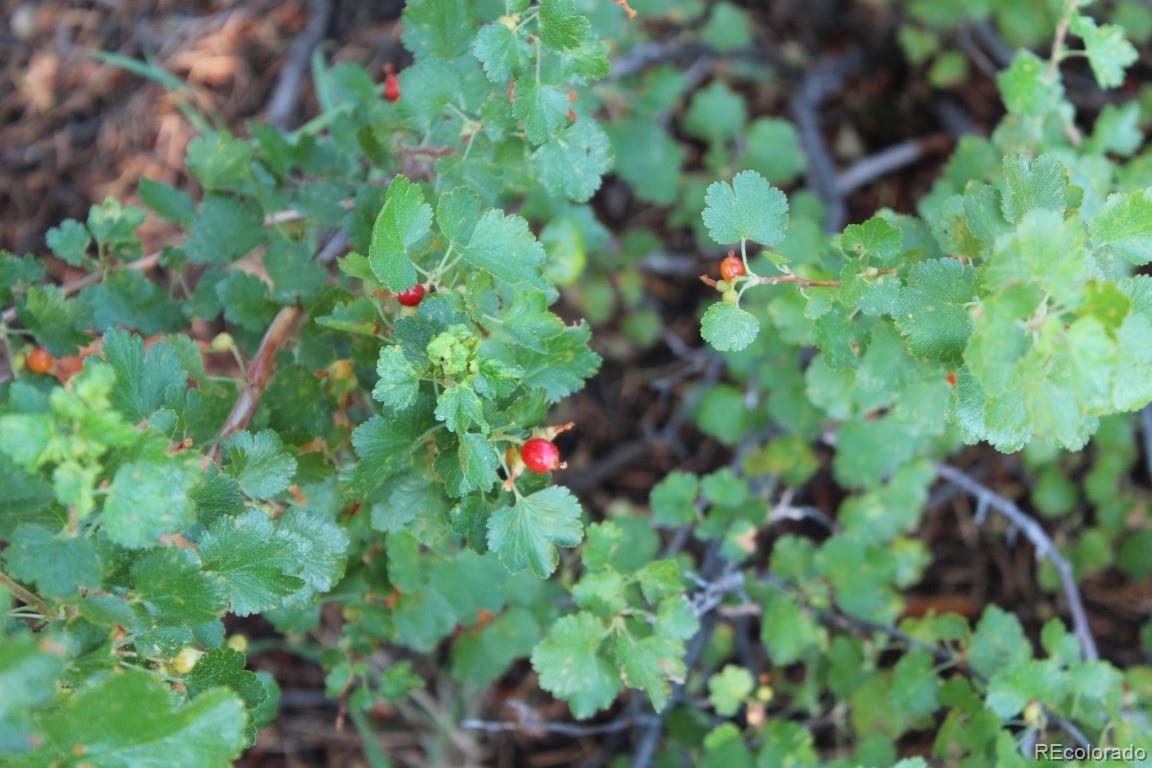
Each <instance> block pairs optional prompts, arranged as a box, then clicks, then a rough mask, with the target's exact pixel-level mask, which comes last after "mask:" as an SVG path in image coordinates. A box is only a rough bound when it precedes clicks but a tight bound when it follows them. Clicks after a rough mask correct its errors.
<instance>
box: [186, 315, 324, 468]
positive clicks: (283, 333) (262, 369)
mask: <svg viewBox="0 0 1152 768" xmlns="http://www.w3.org/2000/svg"><path fill="white" fill-rule="evenodd" d="M302 314H303V311H302V310H301V309H300V307H297V306H295V305H292V306H287V307H282V308H281V309H280V311H279V312H277V313H276V317H275V318H274V319H273V320H272V324H271V325H269V326H268V330H267V331H265V332H264V338H263V339H262V340H261V341H260V348H259V349H258V350H257V351H256V356H255V357H253V358H252V363H251V364H250V365H249V366H248V380H247V383H246V386H245V387H244V390H243V391H242V392H241V393H240V396H239V397H238V398H236V403H235V405H233V406H232V411H231V413H229V414H228V418H227V419H225V420H224V425H223V426H221V427H220V432H219V434H218V436H217V440H216V441H215V442H214V443H213V445H212V448H211V449H210V450H209V451H208V458H209V459H211V460H212V461H215V460H216V459H217V458H219V456H220V444H221V442H223V441H224V440H225V439H227V438H228V437H230V436H231V435H233V434H235V433H236V432H239V431H240V430H242V429H244V428H245V427H246V426H248V423H249V422H250V421H252V417H253V416H255V415H256V409H257V407H259V405H260V397H261V396H262V395H263V394H264V390H265V389H266V388H267V387H268V382H269V380H270V379H271V378H272V370H273V368H274V367H275V365H276V355H277V354H279V352H280V348H281V347H283V346H284V344H285V343H286V342H287V341H288V339H289V337H290V336H291V334H292V330H293V329H294V328H295V327H296V321H297V320H299V319H300V317H301V316H302Z"/></svg>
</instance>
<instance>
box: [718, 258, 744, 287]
mask: <svg viewBox="0 0 1152 768" xmlns="http://www.w3.org/2000/svg"><path fill="white" fill-rule="evenodd" d="M746 274H748V272H747V270H745V269H744V261H743V260H742V259H741V258H740V257H739V256H737V255H736V254H733V253H730V254H728V255H727V256H725V257H724V260H723V261H721V262H720V277H722V278H724V280H725V281H727V282H729V283H731V282H732V281H733V280H735V279H736V278H738V277H743V276H744V275H746Z"/></svg>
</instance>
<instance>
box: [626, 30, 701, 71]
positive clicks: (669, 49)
mask: <svg viewBox="0 0 1152 768" xmlns="http://www.w3.org/2000/svg"><path fill="white" fill-rule="evenodd" d="M703 50H704V49H703V48H702V47H701V46H700V44H699V43H697V42H695V41H693V40H687V39H675V40H666V41H663V42H655V43H642V44H640V45H637V46H636V47H635V48H633V49H632V50H630V51H629V52H628V53H627V54H625V55H624V56H621V57H620V58H618V59H616V60H614V61H613V62H612V69H611V71H610V73H609V74H608V77H607V78H606V79H608V80H620V79H621V78H625V77H630V76H631V75H635V74H639V73H640V72H643V71H644V70H646V69H649V68H650V67H654V66H657V65H658V64H663V63H665V62H668V61H674V60H676V59H679V58H682V57H683V58H687V57H689V56H693V57H694V56H698V55H699V54H700V53H701V52H702V51H703Z"/></svg>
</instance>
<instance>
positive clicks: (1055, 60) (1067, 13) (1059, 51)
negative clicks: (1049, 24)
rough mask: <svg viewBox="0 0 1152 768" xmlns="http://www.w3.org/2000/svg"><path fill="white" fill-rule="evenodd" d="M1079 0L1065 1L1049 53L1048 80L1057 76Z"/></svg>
mask: <svg viewBox="0 0 1152 768" xmlns="http://www.w3.org/2000/svg"><path fill="white" fill-rule="evenodd" d="M1076 5H1077V0H1067V2H1065V3H1064V12H1063V13H1061V14H1060V22H1059V23H1058V24H1057V25H1056V36H1055V37H1053V38H1052V52H1051V53H1050V54H1049V55H1048V80H1049V82H1051V81H1052V80H1053V79H1055V77H1056V68H1057V67H1059V66H1060V61H1061V60H1062V59H1063V58H1064V40H1065V39H1066V38H1067V37H1068V27H1069V26H1071V25H1072V16H1073V15H1075V13H1076Z"/></svg>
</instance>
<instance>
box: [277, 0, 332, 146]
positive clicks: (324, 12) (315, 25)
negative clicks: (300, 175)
mask: <svg viewBox="0 0 1152 768" xmlns="http://www.w3.org/2000/svg"><path fill="white" fill-rule="evenodd" d="M308 6H309V9H308V10H309V13H308V24H307V26H306V27H305V28H304V32H303V33H302V34H301V35H300V36H299V37H297V38H296V40H295V41H294V42H293V43H292V47H291V48H290V49H289V50H288V57H287V61H286V62H285V63H284V66H283V68H282V69H281V70H280V77H279V78H277V80H276V87H275V89H273V91H272V98H271V99H269V100H268V108H267V109H266V110H264V116H265V118H266V119H267V120H268V122H269V123H271V124H272V125H274V126H275V127H276V128H278V129H280V130H284V129H285V128H286V127H287V125H288V118H290V117H291V116H292V112H293V110H295V109H296V103H297V102H298V101H299V100H300V83H301V82H302V81H303V80H304V74H305V73H306V72H307V71H308V64H309V62H310V61H311V59H312V51H314V50H316V46H317V45H319V44H320V41H321V40H322V39H324V34H325V33H326V32H327V31H328V22H329V20H330V19H331V16H332V4H331V3H330V2H329V0H311V2H309V4H308Z"/></svg>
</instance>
